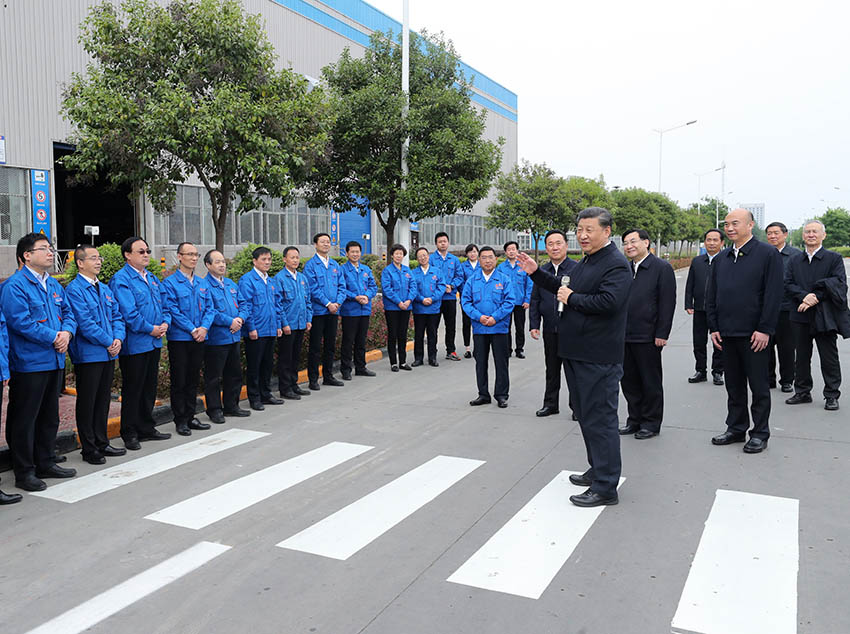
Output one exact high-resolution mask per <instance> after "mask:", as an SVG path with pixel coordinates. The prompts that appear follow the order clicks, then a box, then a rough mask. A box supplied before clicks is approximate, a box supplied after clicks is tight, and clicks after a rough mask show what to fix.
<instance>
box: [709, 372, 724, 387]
mask: <svg viewBox="0 0 850 634" xmlns="http://www.w3.org/2000/svg"><path fill="white" fill-rule="evenodd" d="M711 380H712V382H713V383H714V384H715V385H723V374H722V373H721V372H714V373H712V375H711Z"/></svg>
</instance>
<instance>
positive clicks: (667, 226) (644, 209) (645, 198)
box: [611, 187, 681, 244]
mask: <svg viewBox="0 0 850 634" xmlns="http://www.w3.org/2000/svg"><path fill="white" fill-rule="evenodd" d="M612 198H613V203H614V204H613V206H612V208H611V215H612V216H613V218H614V229H615V231H616V232H617V233H622V232H624V231H628V230H629V229H646V231H647V232H649V235H650V236H651V237H652V240H653V242H657V241H660V243H661V244H667V243H668V242H670V241H671V240H676V239H680V227H679V223H680V221H681V218H680V216H681V210H680V209H679V205H678V204H676V202H675V201H673V200H671V199H670V198H668V197H667V196H666V195H665V194H661V193H658V192H650V191H647V190H645V189H641V188H640V187H630V188H628V189H619V190H616V191H614V192H612Z"/></svg>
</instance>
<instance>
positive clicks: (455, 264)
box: [428, 251, 463, 300]
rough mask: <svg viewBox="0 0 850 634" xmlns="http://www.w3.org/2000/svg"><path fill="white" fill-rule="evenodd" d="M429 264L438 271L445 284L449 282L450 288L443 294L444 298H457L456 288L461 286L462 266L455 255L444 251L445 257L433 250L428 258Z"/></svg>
mask: <svg viewBox="0 0 850 634" xmlns="http://www.w3.org/2000/svg"><path fill="white" fill-rule="evenodd" d="M428 262H429V265H430V266H431V267H433V268H435V269H436V270H438V271H439V272H440V277H442V278H443V280H445V283H446V284H451V286H452V290H451V291H449V292H447V293H444V294H443V299H444V300H454V299H456V298H457V292H458V289H459V288H460V287H461V286H463V267H462V266H461V264H460V260H459V259H458V258H457V256H456V255H452V254H451V253H446V257H445V259H444V258H443V256H442V255H440V252H439V251H434V252H433V253H432V254H431V256H430V258H429V259H428Z"/></svg>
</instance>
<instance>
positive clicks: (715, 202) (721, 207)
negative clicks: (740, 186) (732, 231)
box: [688, 196, 729, 231]
mask: <svg viewBox="0 0 850 634" xmlns="http://www.w3.org/2000/svg"><path fill="white" fill-rule="evenodd" d="M688 210H693V211H695V212H697V213H698V214H699V215H701V216H703V217H705V218H708V219H709V220H710V221H711V225H710V226H709V227H706V231H708V229H711V228H712V227H715V228H718V227H722V226H723V219H724V218H725V217H726V214H728V213H729V205H727V204H726V203H724V202H721V200H720V199H719V198H714V197H712V196H703V197H702V198H701V199H700V201H699V203H691V205H690V206H689V207H688ZM715 219H718V220H719V224H715Z"/></svg>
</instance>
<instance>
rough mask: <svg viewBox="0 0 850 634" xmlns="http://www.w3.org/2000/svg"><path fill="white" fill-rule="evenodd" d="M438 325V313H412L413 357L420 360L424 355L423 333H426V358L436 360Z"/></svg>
mask: <svg viewBox="0 0 850 634" xmlns="http://www.w3.org/2000/svg"><path fill="white" fill-rule="evenodd" d="M439 326H440V313H434V314H433V315H417V314H416V313H414V314H413V330H414V337H413V358H414V359H416V360H417V361H422V360H423V359H424V357H425V335H426V334H427V335H428V360H429V361H436V360H437V328H439Z"/></svg>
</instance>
